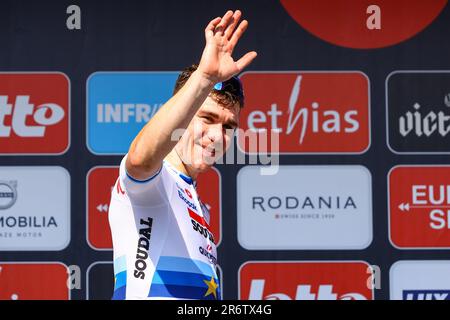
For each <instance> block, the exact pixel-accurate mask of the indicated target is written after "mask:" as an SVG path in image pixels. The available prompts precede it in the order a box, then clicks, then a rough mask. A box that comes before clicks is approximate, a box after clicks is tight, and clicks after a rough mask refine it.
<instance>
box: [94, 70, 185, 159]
mask: <svg viewBox="0 0 450 320" xmlns="http://www.w3.org/2000/svg"><path fill="white" fill-rule="evenodd" d="M177 77H178V72H96V73H94V74H92V75H91V76H90V77H89V79H88V81H87V103H86V105H87V112H86V114H87V130H88V132H87V135H86V137H87V146H88V148H89V150H90V151H91V152H92V153H95V154H125V153H126V152H127V150H128V147H129V146H130V144H131V142H132V141H133V138H134V137H135V136H136V135H137V134H138V133H139V131H140V130H141V129H142V127H143V126H144V125H145V124H146V123H147V122H148V121H149V120H150V119H151V118H152V117H153V116H154V115H155V113H156V112H157V111H158V110H159V108H160V107H161V106H162V105H163V104H164V103H165V102H166V101H167V100H169V99H170V97H171V96H172V91H173V87H174V85H175V81H176V79H177Z"/></svg>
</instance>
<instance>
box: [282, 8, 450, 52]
mask: <svg viewBox="0 0 450 320" xmlns="http://www.w3.org/2000/svg"><path fill="white" fill-rule="evenodd" d="M280 1H281V4H282V5H283V7H284V8H285V9H286V11H287V12H288V13H289V15H290V16H291V17H292V18H293V19H294V20H295V21H296V22H297V23H298V24H299V25H301V26H302V27H303V28H305V29H306V30H308V31H309V32H311V33H312V34H314V35H315V36H316V37H319V38H320V39H322V40H324V41H328V42H331V43H333V44H336V45H339V46H343V47H349V48H360V49H363V48H364V49H366V48H381V47H386V46H390V45H394V44H397V43H400V42H402V41H405V40H407V39H409V38H411V37H413V36H414V35H416V34H417V33H419V32H420V31H422V30H423V29H425V28H426V27H427V26H428V25H429V24H430V23H432V22H433V20H435V19H436V18H437V16H438V15H439V14H440V13H441V11H442V10H443V9H444V7H445V6H446V5H447V0H434V1H429V0H414V1H411V0H395V1H392V0H377V1H371V0H339V1H329V0H314V1H311V0H280Z"/></svg>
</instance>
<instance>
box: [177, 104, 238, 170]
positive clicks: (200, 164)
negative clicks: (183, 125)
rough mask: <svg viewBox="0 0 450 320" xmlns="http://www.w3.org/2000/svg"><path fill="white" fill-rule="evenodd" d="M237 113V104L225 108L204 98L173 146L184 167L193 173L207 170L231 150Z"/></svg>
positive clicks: (236, 124) (236, 125) (236, 123)
mask: <svg viewBox="0 0 450 320" xmlns="http://www.w3.org/2000/svg"><path fill="white" fill-rule="evenodd" d="M239 110H240V108H239V103H236V104H235V105H234V106H229V107H227V106H223V105H221V104H219V103H218V102H217V101H216V100H215V99H214V98H211V97H210V96H209V97H208V98H206V100H205V102H204V103H203V105H202V106H201V107H200V108H199V110H198V111H197V113H196V114H195V115H194V117H193V118H192V121H191V122H190V123H189V126H188V128H187V131H186V132H185V134H183V136H182V138H181V139H180V141H179V142H178V144H177V146H176V147H177V152H178V154H179V155H180V157H181V159H182V161H183V162H184V164H185V165H187V166H189V167H190V168H191V169H193V171H196V172H203V171H205V170H207V169H208V168H210V167H211V166H212V165H213V164H214V163H215V162H216V161H217V159H219V158H220V157H221V156H222V155H223V154H224V153H225V152H226V150H227V149H228V148H229V147H230V144H231V141H232V140H231V139H233V133H234V130H235V129H236V128H237V127H238V125H239Z"/></svg>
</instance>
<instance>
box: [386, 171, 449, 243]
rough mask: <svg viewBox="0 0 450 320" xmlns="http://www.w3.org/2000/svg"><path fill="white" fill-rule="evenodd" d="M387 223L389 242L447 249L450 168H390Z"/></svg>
mask: <svg viewBox="0 0 450 320" xmlns="http://www.w3.org/2000/svg"><path fill="white" fill-rule="evenodd" d="M389 221H390V236H391V241H392V243H393V244H394V245H396V246H398V247H402V248H408V247H411V248H415V247H418V248H434V247H436V248H439V247H450V167H447V166H417V167H414V166H399V167H395V168H394V169H392V171H391V172H390V174H389Z"/></svg>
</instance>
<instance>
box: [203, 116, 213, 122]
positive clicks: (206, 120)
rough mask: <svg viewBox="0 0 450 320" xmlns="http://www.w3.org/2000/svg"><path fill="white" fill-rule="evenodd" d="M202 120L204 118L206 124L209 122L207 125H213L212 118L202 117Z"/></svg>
mask: <svg viewBox="0 0 450 320" xmlns="http://www.w3.org/2000/svg"><path fill="white" fill-rule="evenodd" d="M200 118H202V119H203V120H204V121H205V122H207V123H212V118H211V117H208V116H202V117H200Z"/></svg>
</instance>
